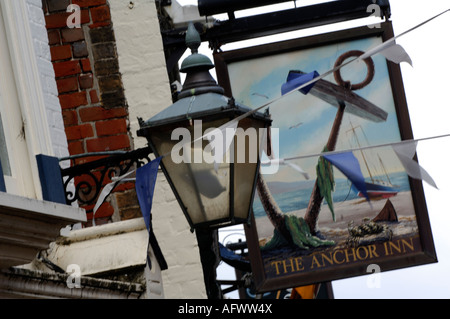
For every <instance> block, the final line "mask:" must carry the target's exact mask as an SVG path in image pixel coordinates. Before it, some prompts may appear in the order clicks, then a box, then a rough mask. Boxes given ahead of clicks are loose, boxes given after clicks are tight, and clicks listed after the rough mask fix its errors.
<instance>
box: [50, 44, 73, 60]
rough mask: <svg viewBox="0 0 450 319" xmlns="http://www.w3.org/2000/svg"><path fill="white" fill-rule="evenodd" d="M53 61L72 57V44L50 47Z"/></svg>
mask: <svg viewBox="0 0 450 319" xmlns="http://www.w3.org/2000/svg"><path fill="white" fill-rule="evenodd" d="M50 53H51V55H52V61H59V60H67V59H71V58H72V50H71V47H70V45H58V46H54V47H51V48H50Z"/></svg>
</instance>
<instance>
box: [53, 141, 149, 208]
mask: <svg viewBox="0 0 450 319" xmlns="http://www.w3.org/2000/svg"><path fill="white" fill-rule="evenodd" d="M151 153H152V151H151V150H150V148H149V147H145V148H141V149H137V150H134V151H129V152H103V153H89V154H83V155H75V156H70V157H67V158H62V159H60V160H61V161H62V160H67V159H70V160H75V159H77V158H81V157H88V156H99V155H108V157H105V158H102V159H99V160H95V161H92V162H87V163H84V164H79V165H75V166H72V167H68V168H65V169H62V170H61V174H62V177H63V182H64V191H65V195H66V202H67V204H68V205H71V204H72V203H73V202H75V201H78V202H79V203H80V204H81V205H91V204H94V203H95V201H96V200H97V197H98V195H99V194H100V192H101V190H102V188H103V186H104V185H106V183H107V182H109V181H110V180H111V179H112V178H113V177H118V176H122V175H124V174H126V173H127V172H129V171H130V169H132V168H134V169H137V168H139V167H141V166H143V165H145V164H146V163H148V162H150V154H151ZM72 185H74V187H75V188H74V189H73V186H72Z"/></svg>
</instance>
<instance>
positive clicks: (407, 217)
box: [254, 172, 418, 253]
mask: <svg viewBox="0 0 450 319" xmlns="http://www.w3.org/2000/svg"><path fill="white" fill-rule="evenodd" d="M392 181H393V183H394V184H396V185H397V186H398V190H399V193H398V194H397V195H396V196H393V197H391V198H389V201H390V202H391V203H392V206H393V208H394V209H395V212H396V215H397V217H398V222H379V223H380V224H381V225H386V226H388V227H389V229H391V230H392V238H400V237H405V236H406V237H407V236H414V235H417V234H418V227H417V223H416V219H415V210H414V204H413V200H412V196H411V192H410V189H409V181H408V177H407V175H406V174H405V173H403V172H399V173H396V174H394V175H393V176H392ZM301 184H302V185H301ZM311 185H313V184H312V183H311V182H310V181H307V182H302V183H298V184H297V185H296V187H297V189H296V190H294V191H292V190H291V191H286V190H287V189H288V188H287V187H288V186H290V187H294V186H295V185H293V184H291V185H280V184H278V185H270V184H269V188H271V191H272V194H273V196H274V198H275V200H276V202H277V204H278V205H279V207H280V209H281V210H282V211H283V213H285V214H288V215H295V216H297V217H304V216H305V213H306V207H307V205H308V201H309V197H310V195H311V188H312V186H311ZM350 186H351V185H350V184H349V183H348V181H347V180H337V181H336V189H335V192H334V195H333V201H334V203H333V206H334V212H335V220H333V218H332V214H331V212H330V209H329V207H328V205H327V204H326V203H323V204H322V207H321V212H320V215H319V222H318V226H319V227H318V228H319V231H320V233H321V236H322V237H323V238H325V239H327V240H332V241H334V242H335V243H336V245H335V246H334V248H337V247H344V246H346V241H347V238H348V237H349V232H348V227H349V223H350V222H353V224H354V226H358V225H360V224H362V223H363V219H370V220H372V219H374V218H375V217H376V216H377V215H378V214H379V213H380V212H381V210H382V209H383V208H384V207H385V205H386V203H387V199H372V200H371V202H370V204H369V203H368V202H367V201H366V200H365V199H364V198H360V197H358V196H357V195H356V193H355V192H354V191H353V190H352V189H351V187H350ZM283 187H284V189H283ZM283 190H284V191H283ZM254 214H255V220H256V226H257V227H256V229H257V232H258V237H259V240H260V246H264V244H265V243H267V242H268V241H269V240H270V239H271V237H272V236H273V231H274V227H273V225H272V224H271V222H270V220H269V218H268V217H267V215H266V214H265V211H264V209H263V208H262V205H261V203H260V201H259V199H257V198H256V199H255V203H254ZM299 253H305V252H299Z"/></svg>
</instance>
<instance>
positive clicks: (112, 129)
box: [95, 119, 128, 136]
mask: <svg viewBox="0 0 450 319" xmlns="http://www.w3.org/2000/svg"><path fill="white" fill-rule="evenodd" d="M95 128H96V130H97V135H98V136H107V135H117V134H121V133H126V132H127V131H128V127H127V121H126V120H125V119H116V120H108V121H101V122H97V123H95Z"/></svg>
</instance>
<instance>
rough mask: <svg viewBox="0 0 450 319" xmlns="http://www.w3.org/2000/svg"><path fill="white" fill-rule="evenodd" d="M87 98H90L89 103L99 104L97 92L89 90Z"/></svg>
mask: <svg viewBox="0 0 450 319" xmlns="http://www.w3.org/2000/svg"><path fill="white" fill-rule="evenodd" d="M89 97H90V98H91V103H98V102H100V99H99V98H98V94H97V90H91V91H90V92H89Z"/></svg>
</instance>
